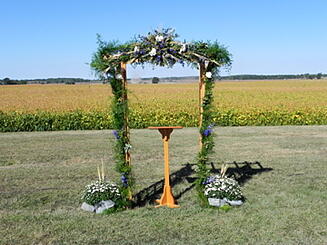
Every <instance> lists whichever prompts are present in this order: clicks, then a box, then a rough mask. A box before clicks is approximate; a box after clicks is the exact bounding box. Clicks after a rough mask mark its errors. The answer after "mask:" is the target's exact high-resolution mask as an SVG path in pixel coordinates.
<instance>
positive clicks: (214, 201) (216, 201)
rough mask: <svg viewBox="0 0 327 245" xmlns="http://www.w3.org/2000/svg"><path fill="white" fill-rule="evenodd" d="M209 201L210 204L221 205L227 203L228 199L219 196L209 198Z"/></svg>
mask: <svg viewBox="0 0 327 245" xmlns="http://www.w3.org/2000/svg"><path fill="white" fill-rule="evenodd" d="M208 202H209V205H210V206H215V207H221V206H224V205H225V204H226V200H224V199H219V198H208Z"/></svg>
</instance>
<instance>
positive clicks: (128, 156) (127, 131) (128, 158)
mask: <svg viewBox="0 0 327 245" xmlns="http://www.w3.org/2000/svg"><path fill="white" fill-rule="evenodd" d="M120 73H121V75H122V83H123V84H122V87H123V96H122V100H123V103H128V102H127V72H126V63H124V62H121V63H120ZM124 121H125V122H124V128H123V131H124V136H125V137H126V138H127V139H128V143H129V142H130V129H129V126H128V105H126V106H125V112H124ZM125 163H126V164H127V165H128V166H131V153H130V151H129V150H126V151H125ZM128 199H129V200H132V199H133V194H132V190H131V189H129V190H128Z"/></svg>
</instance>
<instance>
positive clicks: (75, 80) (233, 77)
mask: <svg viewBox="0 0 327 245" xmlns="http://www.w3.org/2000/svg"><path fill="white" fill-rule="evenodd" d="M322 78H327V74H323V73H317V74H309V73H305V74H296V75H287V74H286V75H251V74H243V75H231V76H220V77H218V80H283V79H322ZM198 79H199V78H198V77H197V76H186V77H162V78H160V80H162V81H172V82H173V81H181V80H198ZM128 80H130V79H128ZM141 80H144V81H146V80H152V83H159V78H158V77H153V78H141ZM76 83H101V81H99V80H91V79H83V78H46V79H23V80H17V79H10V78H8V77H6V78H4V79H2V80H1V79H0V85H17V84H18V85H19V84H76Z"/></svg>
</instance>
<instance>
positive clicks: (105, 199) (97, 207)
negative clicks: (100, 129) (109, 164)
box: [81, 162, 121, 213]
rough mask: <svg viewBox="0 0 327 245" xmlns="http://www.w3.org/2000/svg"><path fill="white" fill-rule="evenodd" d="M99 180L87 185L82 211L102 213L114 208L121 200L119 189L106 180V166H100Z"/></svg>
mask: <svg viewBox="0 0 327 245" xmlns="http://www.w3.org/2000/svg"><path fill="white" fill-rule="evenodd" d="M98 177H99V180H98V181H95V182H92V183H91V184H89V185H87V186H86V187H85V189H84V192H83V194H82V200H83V204H82V207H81V208H82V209H83V210H85V211H89V212H96V213H102V212H104V211H105V210H107V209H109V208H113V207H114V206H115V205H116V202H119V201H120V199H121V193H120V189H119V187H118V186H117V185H116V184H114V183H111V182H109V181H106V180H105V174H104V165H103V162H102V168H101V169H100V167H99V166H98Z"/></svg>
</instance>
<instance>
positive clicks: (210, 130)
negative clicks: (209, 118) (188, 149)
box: [203, 124, 215, 137]
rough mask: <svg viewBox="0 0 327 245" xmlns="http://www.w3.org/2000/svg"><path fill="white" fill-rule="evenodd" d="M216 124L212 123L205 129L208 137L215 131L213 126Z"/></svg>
mask: <svg viewBox="0 0 327 245" xmlns="http://www.w3.org/2000/svg"><path fill="white" fill-rule="evenodd" d="M214 126H215V125H214V124H210V125H209V126H208V127H207V128H206V129H205V130H204V131H203V135H204V136H205V137H208V136H210V135H211V134H212V132H213V127H214Z"/></svg>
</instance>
